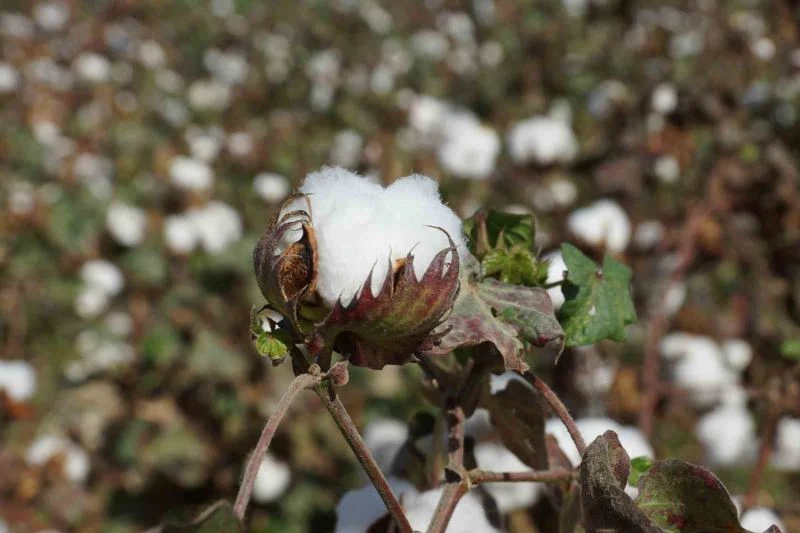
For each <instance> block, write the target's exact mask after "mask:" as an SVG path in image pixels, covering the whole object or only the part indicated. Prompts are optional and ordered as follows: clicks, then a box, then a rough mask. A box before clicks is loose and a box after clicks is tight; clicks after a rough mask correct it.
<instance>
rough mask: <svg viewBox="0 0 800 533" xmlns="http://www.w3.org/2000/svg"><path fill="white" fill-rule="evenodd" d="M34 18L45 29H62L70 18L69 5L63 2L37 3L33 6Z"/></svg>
mask: <svg viewBox="0 0 800 533" xmlns="http://www.w3.org/2000/svg"><path fill="white" fill-rule="evenodd" d="M33 20H35V21H36V23H37V24H38V25H39V26H40V27H41V28H42V29H44V30H47V31H57V30H60V29H61V28H63V27H64V24H66V23H67V21H68V20H69V7H68V6H67V5H65V4H63V3H61V2H42V3H39V4H36V5H35V6H34V8H33Z"/></svg>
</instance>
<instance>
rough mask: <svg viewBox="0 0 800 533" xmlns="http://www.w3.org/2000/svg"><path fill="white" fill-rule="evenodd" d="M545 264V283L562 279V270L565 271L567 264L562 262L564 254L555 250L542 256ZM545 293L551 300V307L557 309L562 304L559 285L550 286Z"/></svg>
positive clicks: (562, 298) (562, 295)
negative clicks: (546, 263) (546, 262)
mask: <svg viewBox="0 0 800 533" xmlns="http://www.w3.org/2000/svg"><path fill="white" fill-rule="evenodd" d="M544 259H545V260H546V261H549V263H548V265H547V283H555V282H557V281H561V280H563V279H564V272H566V271H567V264H566V263H565V262H564V256H562V255H561V252H560V251H558V250H556V251H554V252H550V253H549V254H547V255H545V256H544ZM547 294H548V295H549V296H550V301H551V302H553V308H554V309H555V310H556V311H557V310H559V309H560V308H561V306H562V305H564V293H563V292H561V286H556V287H550V288H549V289H547Z"/></svg>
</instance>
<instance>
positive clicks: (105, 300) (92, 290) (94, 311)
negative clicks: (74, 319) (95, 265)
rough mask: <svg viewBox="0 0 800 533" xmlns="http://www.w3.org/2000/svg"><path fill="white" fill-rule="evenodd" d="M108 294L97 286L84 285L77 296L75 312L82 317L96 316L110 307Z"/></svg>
mask: <svg viewBox="0 0 800 533" xmlns="http://www.w3.org/2000/svg"><path fill="white" fill-rule="evenodd" d="M110 300H111V299H110V298H109V296H108V294H107V293H106V292H105V291H104V290H102V289H99V288H97V287H84V288H83V289H82V290H81V291H80V292H79V293H78V295H77V296H76V297H75V302H74V307H75V312H76V313H77V314H78V316H80V317H81V318H94V317H96V316H98V315H99V314H100V313H102V312H103V311H105V310H106V308H108V304H109V303H110Z"/></svg>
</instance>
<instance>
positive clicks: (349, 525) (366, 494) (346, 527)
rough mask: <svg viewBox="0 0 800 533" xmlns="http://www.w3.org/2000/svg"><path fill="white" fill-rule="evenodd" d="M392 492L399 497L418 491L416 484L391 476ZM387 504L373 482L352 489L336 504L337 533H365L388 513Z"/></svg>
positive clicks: (388, 479) (390, 485)
mask: <svg viewBox="0 0 800 533" xmlns="http://www.w3.org/2000/svg"><path fill="white" fill-rule="evenodd" d="M386 481H388V482H389V487H391V489H392V492H393V493H394V495H395V496H397V497H398V498H401V503H402V496H403V495H404V494H406V493H409V492H412V491H413V492H416V490H415V489H414V486H413V485H412V484H411V483H409V482H407V481H404V480H402V479H398V478H396V477H389V478H387V480H386ZM386 512H387V511H386V506H385V505H384V503H383V500H381V497H380V496H379V495H378V491H376V490H375V487H374V486H373V485H372V484H368V485H366V486H364V487H361V488H360V489H356V490H351V491H348V492H346V493H345V495H344V496H342V499H341V500H339V503H337V504H336V529H335V530H334V532H335V533H364V532H365V531H367V529H368V528H369V526H370V525H372V524H373V523H374V522H375V521H376V520H378V519H379V518H381V517H382V516H384V515H385V514H386Z"/></svg>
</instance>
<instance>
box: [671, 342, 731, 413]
mask: <svg viewBox="0 0 800 533" xmlns="http://www.w3.org/2000/svg"><path fill="white" fill-rule="evenodd" d="M660 351H661V355H662V356H663V357H664V358H666V359H668V360H670V361H672V376H673V379H674V381H675V383H676V384H677V385H678V386H680V387H681V388H682V389H685V390H686V391H687V392H688V393H689V399H690V400H691V402H692V403H693V404H694V405H695V406H697V407H711V406H713V405H715V404H716V403H717V402H719V401H720V400H721V399H722V397H723V395H724V393H725V391H726V390H727V389H728V388H730V387H731V386H734V385H737V384H738V383H739V381H740V377H739V373H738V370H737V369H735V368H732V367H731V366H730V365H728V364H727V363H726V361H725V356H724V355H723V352H722V349H721V348H720V346H719V344H717V342H716V341H715V340H714V339H712V338H710V337H705V336H703V335H692V334H688V333H682V332H675V333H670V334H669V335H666V336H665V337H664V338H663V339H661V343H660Z"/></svg>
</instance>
